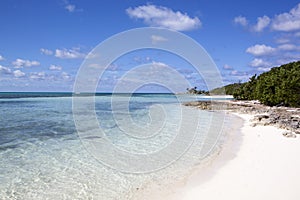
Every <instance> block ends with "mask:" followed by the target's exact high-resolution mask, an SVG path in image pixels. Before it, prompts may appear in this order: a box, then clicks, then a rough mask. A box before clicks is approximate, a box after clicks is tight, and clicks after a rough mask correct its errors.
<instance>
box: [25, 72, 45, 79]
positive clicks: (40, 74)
mask: <svg viewBox="0 0 300 200" xmlns="http://www.w3.org/2000/svg"><path fill="white" fill-rule="evenodd" d="M29 78H30V79H40V80H43V79H45V78H46V73H45V72H32V73H30V76H29Z"/></svg>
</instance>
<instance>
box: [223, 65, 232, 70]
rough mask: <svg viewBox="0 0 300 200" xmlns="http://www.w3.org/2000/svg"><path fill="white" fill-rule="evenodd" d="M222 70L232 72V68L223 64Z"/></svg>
mask: <svg viewBox="0 0 300 200" xmlns="http://www.w3.org/2000/svg"><path fill="white" fill-rule="evenodd" d="M223 69H225V70H232V69H233V67H231V66H230V65H227V64H225V65H224V66H223Z"/></svg>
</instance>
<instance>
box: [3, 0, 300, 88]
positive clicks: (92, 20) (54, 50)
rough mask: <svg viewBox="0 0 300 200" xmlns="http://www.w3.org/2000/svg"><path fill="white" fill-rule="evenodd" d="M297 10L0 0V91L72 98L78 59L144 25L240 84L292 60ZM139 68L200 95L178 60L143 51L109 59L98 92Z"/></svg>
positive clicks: (243, 4)
mask: <svg viewBox="0 0 300 200" xmlns="http://www.w3.org/2000/svg"><path fill="white" fill-rule="evenodd" d="M299 3H300V2H299V1H293V0H289V1H276V2H274V1H271V0H268V1H267V0H262V1H257V0H253V1H233V0H232V1H221V0H188V1H183V0H181V1H179V0H172V1H140V0H139V1H137V0H113V1H111V0H110V1H108V0H102V1H97V0H44V1H39V0H26V1H25V0H3V1H0V23H1V31H0V91H72V90H73V83H74V80H75V77H76V73H77V71H78V69H79V67H80V65H81V63H82V62H83V60H84V57H85V56H86V55H87V54H88V53H89V52H90V51H91V50H92V49H93V48H94V47H95V46H96V45H98V44H99V43H100V42H102V41H103V40H105V39H107V38H108V37H110V36H112V35H114V34H117V33H119V32H122V31H126V30H128V29H132V28H140V27H149V26H151V27H163V28H170V29H173V30H177V31H179V32H182V33H184V34H186V35H187V36H189V37H191V38H193V39H194V40H195V41H197V42H198V43H199V44H201V45H202V46H203V47H204V48H205V49H206V51H207V52H208V53H209V55H210V56H211V57H212V59H213V60H214V62H215V63H216V65H217V67H218V69H219V71H220V73H221V75H222V78H223V81H224V84H228V83H233V82H238V81H246V80H247V79H248V78H249V77H250V76H252V75H254V74H255V73H257V74H259V73H262V72H264V71H267V70H269V69H270V68H271V67H274V66H279V65H281V64H284V63H288V62H291V61H296V60H299V59H300V46H299V42H300V41H299V39H300V4H299ZM147 63H152V64H154V65H157V66H171V67H173V68H174V69H176V70H178V71H180V73H182V74H183V75H184V76H185V77H186V79H188V80H189V81H190V83H191V85H195V86H198V87H199V88H203V89H205V85H203V83H202V82H201V77H199V76H197V74H195V72H194V71H193V69H192V67H191V66H189V64H188V63H186V62H185V61H182V60H181V59H179V58H176V56H174V55H170V54H168V53H166V52H160V51H157V50H144V51H137V52H132V53H130V54H128V55H126V56H123V57H120V58H119V59H118V60H116V61H115V63H113V64H112V66H111V67H110V70H109V71H108V72H107V77H106V78H103V81H102V82H101V84H102V87H101V89H99V90H100V91H111V90H112V88H113V85H114V84H115V83H116V81H117V80H118V79H119V78H120V76H121V75H122V73H124V68H125V69H128V70H129V69H130V68H132V67H134V66H136V65H138V64H147ZM121 68H122V70H123V72H121V71H122V70H120V69H121ZM105 80H107V81H105ZM184 89H185V88H183V90H184Z"/></svg>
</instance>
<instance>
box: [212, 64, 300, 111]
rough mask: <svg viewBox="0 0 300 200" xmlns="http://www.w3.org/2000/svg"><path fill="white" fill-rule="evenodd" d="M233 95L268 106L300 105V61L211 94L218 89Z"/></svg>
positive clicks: (239, 98)
mask: <svg viewBox="0 0 300 200" xmlns="http://www.w3.org/2000/svg"><path fill="white" fill-rule="evenodd" d="M224 89H225V91H226V94H230V95H233V97H234V98H235V99H238V100H259V101H260V102H261V103H263V104H265V105H268V106H278V105H281V106H289V107H300V61H298V62H292V63H288V64H285V65H281V66H280V67H274V68H272V69H271V70H270V71H268V72H265V73H262V74H260V75H259V76H257V75H256V74H255V75H254V76H252V77H251V78H250V80H249V81H248V82H245V83H234V84H229V85H226V86H224V88H216V89H214V90H212V91H210V93H211V94H218V93H219V92H220V91H224Z"/></svg>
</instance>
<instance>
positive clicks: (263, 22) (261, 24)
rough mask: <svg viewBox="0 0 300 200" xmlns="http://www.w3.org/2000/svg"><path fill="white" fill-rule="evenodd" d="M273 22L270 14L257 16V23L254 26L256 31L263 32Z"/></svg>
mask: <svg viewBox="0 0 300 200" xmlns="http://www.w3.org/2000/svg"><path fill="white" fill-rule="evenodd" d="M270 22H271V19H270V18H269V17H268V16H263V17H259V18H257V24H256V25H255V26H254V31H256V32H261V31H263V30H264V28H266V27H267V26H268V25H269V24H270Z"/></svg>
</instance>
